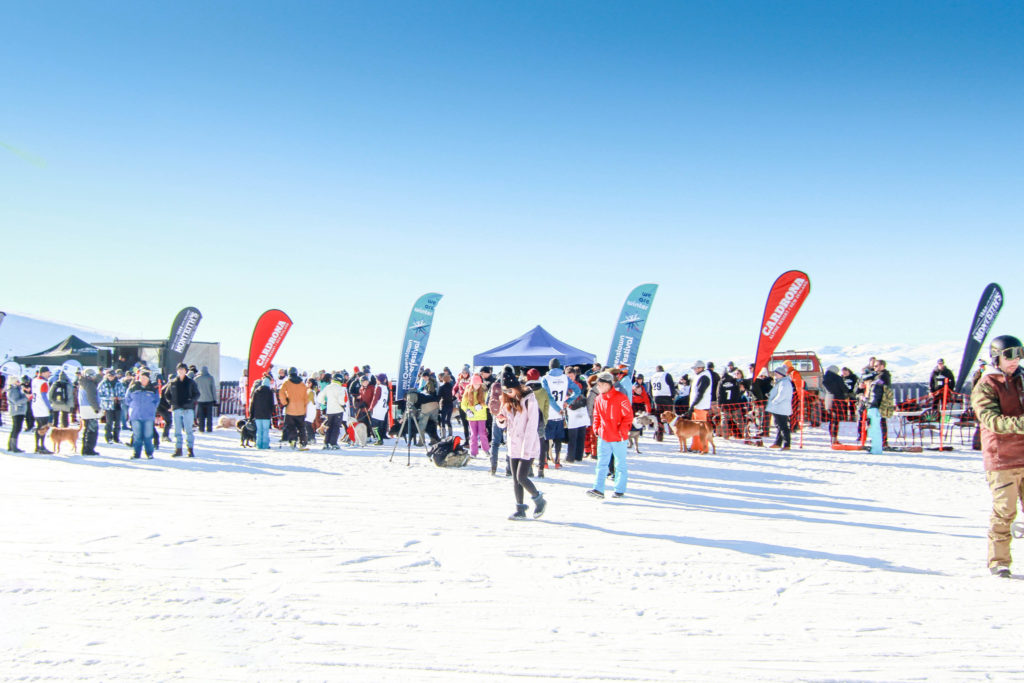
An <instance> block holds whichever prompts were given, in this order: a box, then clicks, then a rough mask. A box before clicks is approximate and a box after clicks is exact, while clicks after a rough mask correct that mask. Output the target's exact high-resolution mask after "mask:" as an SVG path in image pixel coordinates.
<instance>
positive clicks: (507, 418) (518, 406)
mask: <svg viewBox="0 0 1024 683" xmlns="http://www.w3.org/2000/svg"><path fill="white" fill-rule="evenodd" d="M495 419H496V420H497V421H498V425H499V426H501V427H504V429H505V442H506V444H507V446H508V457H509V460H510V462H511V464H512V483H513V489H514V491H515V495H516V511H515V512H514V513H512V515H511V516H509V519H511V520H521V519H526V508H527V507H528V506H527V505H525V504H524V503H523V491H524V490H526V491H529V492H530V495H531V496H532V497H533V504H534V508H533V516H534V518H538V517H540V516H541V515H543V514H544V508H546V507H547V501H545V500H544V494H542V493H541V492H540V491H538V490H537V487H536V486H534V485H533V482H532V481H530V463H531V461H532V460H533V459H534V458H536V457H537V456H539V455H540V435H539V434H538V432H537V423H538V421H539V419H540V408H539V407H538V406H537V399H535V398H534V397H533V392H532V391H530V390H529V389H527V388H525V387H524V386H523V385H522V384H520V382H519V380H518V379H517V378H516V376H515V374H514V373H513V372H512V371H511V370H506V371H505V374H503V375H502V377H501V408H500V410H499V411H498V412H497V414H496V415H495Z"/></svg>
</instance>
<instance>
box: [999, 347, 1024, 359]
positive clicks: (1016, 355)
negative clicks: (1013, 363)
mask: <svg viewBox="0 0 1024 683" xmlns="http://www.w3.org/2000/svg"><path fill="white" fill-rule="evenodd" d="M999 355H1000V356H1001V357H1002V358H1003V359H1005V360H1020V359H1021V358H1024V346H1013V347H1010V348H1008V349H1003V350H1002V352H1001V353H1000V354H999Z"/></svg>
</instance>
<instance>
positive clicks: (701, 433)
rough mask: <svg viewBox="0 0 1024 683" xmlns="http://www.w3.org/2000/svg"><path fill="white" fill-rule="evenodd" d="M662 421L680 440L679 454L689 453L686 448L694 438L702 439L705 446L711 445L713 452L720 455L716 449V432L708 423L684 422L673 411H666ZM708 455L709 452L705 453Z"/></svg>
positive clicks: (662, 415)
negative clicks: (688, 442)
mask: <svg viewBox="0 0 1024 683" xmlns="http://www.w3.org/2000/svg"><path fill="white" fill-rule="evenodd" d="M661 421H662V422H664V423H665V426H666V427H668V428H669V429H670V430H672V432H673V433H674V434H675V435H676V438H678V439H679V452H680V453H687V452H689V449H688V448H687V447H686V440H687V439H692V438H694V437H698V438H700V440H701V441H703V442H704V443H705V444H710V445H711V452H712V453H715V454H716V455H717V454H718V451H717V450H716V449H715V431H714V430H713V429H711V425H710V424H708V423H707V422H701V421H698V420H684V419H683V418H681V417H679V416H678V415H676V414H675V413H674V412H672V411H671V410H666V411H665V412H663V413H662V414H661ZM704 452H705V453H707V450H705V451H704Z"/></svg>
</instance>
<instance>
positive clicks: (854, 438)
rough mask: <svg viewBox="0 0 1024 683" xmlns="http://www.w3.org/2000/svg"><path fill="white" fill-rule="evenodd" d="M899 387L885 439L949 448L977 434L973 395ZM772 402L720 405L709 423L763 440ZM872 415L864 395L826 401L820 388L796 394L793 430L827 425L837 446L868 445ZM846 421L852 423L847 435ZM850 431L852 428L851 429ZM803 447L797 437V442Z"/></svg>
mask: <svg viewBox="0 0 1024 683" xmlns="http://www.w3.org/2000/svg"><path fill="white" fill-rule="evenodd" d="M900 389H902V391H899V392H898V391H897V390H896V387H894V388H893V395H894V402H893V403H894V405H893V415H892V416H891V417H889V418H887V419H885V420H883V424H884V425H885V431H884V441H885V442H886V444H888V442H889V441H890V440H893V441H899V442H901V443H902V444H903V445H921V446H923V445H924V441H925V439H926V438H927V439H928V442H929V445H931V446H934V445H936V444H937V445H938V446H939V447H940V448H947V447H948V445H949V444H950V443H952V442H953V441H954V440H955V439H954V437H959V441H960V443H961V444H962V445H966V444H967V443H968V440H969V438H973V431H974V429H975V428H976V427H977V420H976V418H975V415H974V411H973V409H972V408H971V405H970V395H969V394H957V393H954V392H952V391H950V390H948V389H946V390H943V391H938V392H933V393H929V392H927V391H921V390H920V388H919V387H918V386H910V387H907V386H906V385H904V386H903V387H900ZM766 405H767V402H766V401H744V402H742V403H736V404H715V405H714V406H713V407H712V409H711V411H710V414H709V421H710V422H711V425H712V428H713V429H714V431H715V436H716V437H724V438H736V439H743V440H746V441H748V442H755V443H757V442H760V441H761V440H762V439H764V438H765V437H767V436H768V435H769V432H770V431H771V428H772V426H773V423H772V420H771V415H770V414H768V413H767V412H766V410H765V408H766ZM866 419H867V402H866V401H865V399H864V398H863V397H856V398H852V399H842V400H839V399H832V400H825V399H824V398H822V397H821V396H819V395H818V394H817V393H815V392H803V394H802V395H801V393H800V392H799V391H798V392H794V396H793V404H792V414H791V415H790V421H789V422H790V428H791V430H792V432H793V433H794V435H796V434H798V433H801V432H803V431H804V430H805V429H812V428H824V429H827V430H828V432H829V437H830V441H831V442H832V443H833V444H839V443H840V442H842V443H843V444H845V445H856V444H858V443H861V444H862V443H863V442H864V439H865V429H866V428H865V424H866ZM842 423H852V426H850V427H849V428H848V430H847V431H846V432H845V433H844V432H841V430H840V425H841V424H842ZM849 430H852V432H851V431H849ZM796 445H797V442H796V437H795V436H794V446H796Z"/></svg>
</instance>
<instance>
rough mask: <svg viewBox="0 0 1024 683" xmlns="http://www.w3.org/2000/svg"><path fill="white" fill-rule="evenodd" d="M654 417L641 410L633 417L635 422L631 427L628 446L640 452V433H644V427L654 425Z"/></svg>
mask: <svg viewBox="0 0 1024 683" xmlns="http://www.w3.org/2000/svg"><path fill="white" fill-rule="evenodd" d="M653 426H654V418H653V417H651V416H650V415H648V414H647V413H645V412H642V411H641V412H639V413H637V414H636V416H635V417H634V418H633V424H632V426H630V428H629V444H628V445H627V446H626V448H633V449H635V450H636V452H637V453H639V452H640V435H641V434H643V433H644V427H653Z"/></svg>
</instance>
